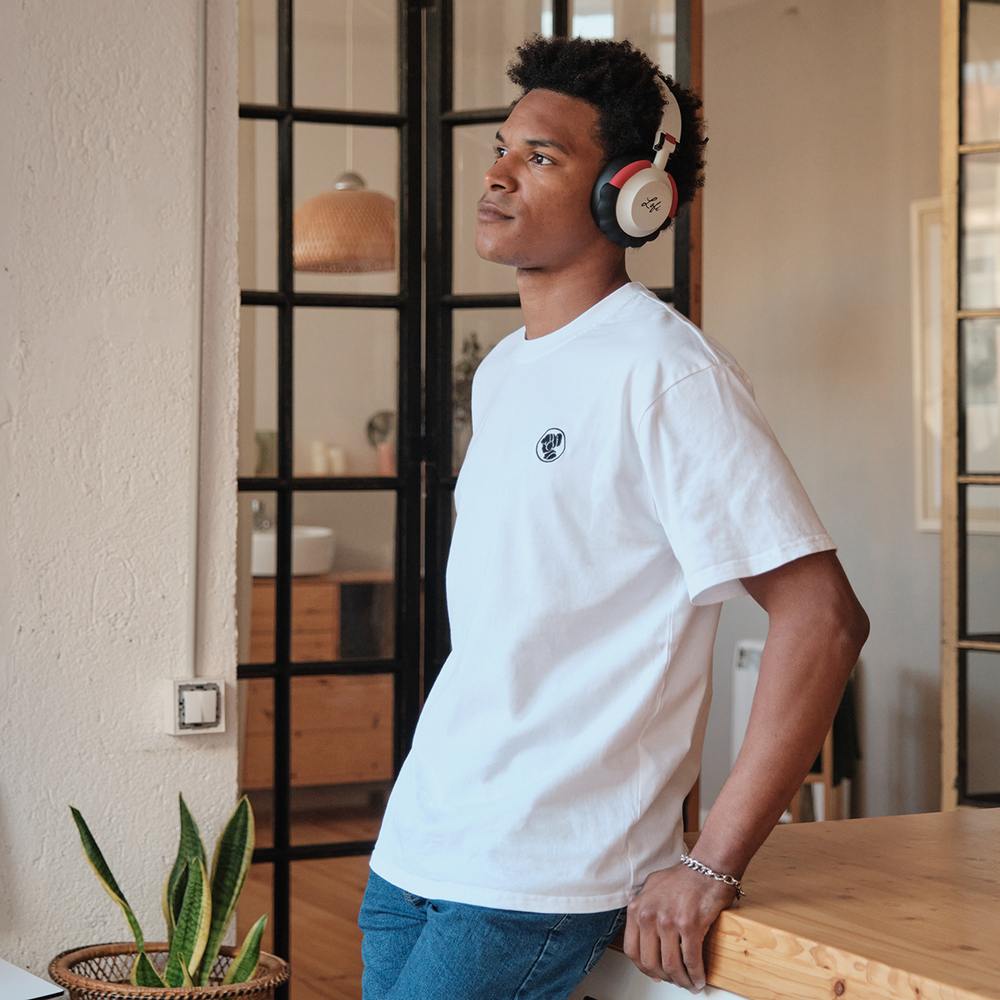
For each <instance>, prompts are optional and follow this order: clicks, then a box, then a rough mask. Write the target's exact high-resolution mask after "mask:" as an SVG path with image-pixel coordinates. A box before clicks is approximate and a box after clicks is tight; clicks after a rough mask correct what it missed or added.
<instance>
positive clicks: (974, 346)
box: [962, 319, 1000, 472]
mask: <svg viewBox="0 0 1000 1000" xmlns="http://www.w3.org/2000/svg"><path fill="white" fill-rule="evenodd" d="M998 333H1000V321H998V320H995V319H977V320H965V321H963V322H962V365H963V373H962V374H963V390H964V402H965V468H966V471H968V472H1000V407H998V405H997V382H998V378H997V366H998V361H1000V355H998V351H997V336H998Z"/></svg>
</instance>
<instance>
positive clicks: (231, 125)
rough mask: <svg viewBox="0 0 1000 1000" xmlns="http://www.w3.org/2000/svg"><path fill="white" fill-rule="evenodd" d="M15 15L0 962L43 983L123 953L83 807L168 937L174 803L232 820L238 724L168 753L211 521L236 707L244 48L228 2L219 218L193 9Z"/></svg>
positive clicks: (4, 63) (7, 110) (206, 666)
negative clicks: (59, 967) (172, 706)
mask: <svg viewBox="0 0 1000 1000" xmlns="http://www.w3.org/2000/svg"><path fill="white" fill-rule="evenodd" d="M2 19H3V30H2V32H0V114H2V119H0V130H2V134H3V136H4V141H3V143H2V144H0V219H2V224H0V263H2V268H3V271H2V276H0V282H2V283H0V359H2V364H0V477H2V485H3V493H2V496H3V506H2V513H0V516H2V518H3V529H2V531H0V747H2V756H0V956H2V957H3V958H6V959H7V960H9V961H12V962H15V963H17V964H19V965H21V966H22V967H25V968H29V969H31V970H32V971H35V972H39V973H40V972H42V971H43V970H44V968H45V965H46V963H47V962H48V960H49V959H50V958H51V957H52V956H53V955H55V954H56V953H57V952H58V951H61V950H63V949H65V948H67V947H70V946H74V945H80V944H85V943H93V942H99V941H108V940H121V939H124V938H126V937H127V936H128V935H127V926H126V924H125V922H124V920H123V918H122V917H121V915H120V913H119V911H118V909H117V908H116V907H115V906H114V905H113V904H112V903H111V901H110V900H109V899H108V897H107V896H106V895H105V894H104V893H103V891H102V890H101V889H100V887H99V885H98V883H97V880H96V878H95V877H94V875H93V873H92V872H91V871H90V869H89V868H88V867H87V866H86V864H85V862H84V860H83V858H82V855H81V853H80V849H79V841H78V839H77V837H76V832H75V829H74V827H73V824H72V821H71V818H70V814H69V810H68V805H69V804H70V803H72V804H74V805H76V806H78V807H79V808H80V809H81V810H82V811H83V812H84V814H85V816H86V817H87V819H88V820H89V821H90V824H91V827H92V829H93V830H94V832H95V834H96V836H97V837H98V840H99V842H100V843H101V844H102V846H103V847H104V849H105V854H106V856H107V858H108V861H109V863H110V864H111V866H112V870H113V871H114V872H115V874H116V875H117V877H118V881H119V883H120V885H121V887H122V889H123V890H124V892H125V893H126V895H127V896H128V898H129V900H130V902H131V903H132V904H133V907H134V908H135V909H136V911H137V913H138V916H139V918H140V920H141V922H142V924H143V926H144V929H145V930H146V935H147V937H150V938H152V939H154V940H155V939H157V938H159V937H160V936H161V935H162V932H163V929H162V916H161V915H160V913H159V894H160V886H161V882H162V879H163V877H164V875H165V873H166V871H167V869H168V867H169V864H170V862H171V861H172V855H173V851H174V849H175V845H176V841H175V838H176V797H177V793H178V791H183V792H184V795H185V798H186V799H187V800H188V802H189V803H190V805H191V806H192V809H193V811H194V813H195V815H196V816H197V817H198V818H199V819H200V822H201V826H202V833H203V835H204V836H205V838H206V839H207V840H209V841H210V842H214V838H215V835H216V833H217V832H218V830H219V828H220V827H221V824H222V823H223V822H224V820H225V818H226V815H227V814H228V812H229V811H230V810H231V808H232V805H233V803H234V801H235V793H236V768H237V754H236V732H235V713H234V712H232V713H231V715H230V718H231V719H232V723H233V724H232V726H231V728H230V730H229V732H227V733H226V734H224V735H218V736H207V737H206V736H202V737H187V738H177V737H172V736H168V735H166V734H164V733H162V732H161V731H160V727H159V714H160V709H161V704H162V696H161V694H160V691H159V688H158V683H159V681H160V679H161V678H167V677H172V676H180V675H182V674H183V673H184V671H185V669H186V667H187V665H188V664H189V663H190V660H191V653H190V650H189V648H188V640H187V628H186V620H187V607H188V602H189V600H190V595H191V593H192V587H193V586H194V583H195V580H194V575H195V572H194V566H193V565H192V564H191V560H190V559H189V550H190V548H191V533H192V530H193V526H194V525H195V523H197V524H198V525H199V531H200V540H199V541H200V558H199V560H198V564H197V565H198V571H197V575H198V584H199V594H200V599H199V610H198V620H199V628H198V656H197V667H198V671H199V673H201V674H203V675H222V676H225V677H227V678H228V680H229V682H230V698H229V702H230V704H229V707H230V709H233V708H234V707H235V698H234V697H233V693H232V686H233V685H234V683H235V620H234V610H233V608H234V602H233V592H234V586H235V583H234V581H235V570H234V550H235V523H236V504H235V489H234V482H235V437H236V395H235V393H236V375H235V372H236V342H237V313H238V292H237V283H236V273H235V235H236V234H235V229H236V212H235V192H236V182H235V180H236V170H235V150H236V142H235V128H236V25H235V4H224V3H222V2H216V0H209V3H208V5H207V19H206V27H207V38H208V60H207V67H204V81H205V91H204V93H205V94H206V95H207V101H206V102H205V103H206V104H207V129H206V130H205V146H204V149H205V156H206V159H207V163H208V170H207V172H206V175H205V184H204V188H205V192H204V193H205V203H206V204H207V206H208V210H207V213H203V210H202V182H201V171H200V162H201V157H202V155H203V154H202V135H203V119H204V118H205V115H203V96H202V95H203V89H202V87H203V82H202V81H203V61H202V58H201V56H200V51H201V49H200V37H201V30H200V21H201V14H200V4H199V3H198V2H197V0H174V2H171V3H160V2H155V0H146V2H143V0H77V2H74V3H72V4H70V3H55V2H47V3H32V4H16V3H10V2H7V3H4V4H3V12H2ZM203 221H204V249H205V267H204V275H205V282H204V329H205V337H204V356H203V359H202V364H201V365H199V364H198V355H197V353H196V352H197V351H198V349H199V336H200V328H201V325H202V317H201V315H200V313H201V311H202V295H201V292H200V288H201V281H202V260H201V245H202V227H203ZM199 368H202V369H203V371H204V391H203V427H204V432H203V436H202V441H201V449H200V453H201V454H200V461H201V467H200V472H201V488H200V515H199V516H198V517H197V519H196V518H195V517H194V516H193V515H194V513H195V510H194V505H195V504H197V503H199V500H198V499H196V496H195V489H194V466H193V462H194V459H195V455H196V449H195V448H194V428H195V415H196V412H197V409H198V407H197V402H198V398H199V391H200V387H199V379H198V372H199ZM210 849H211V843H210Z"/></svg>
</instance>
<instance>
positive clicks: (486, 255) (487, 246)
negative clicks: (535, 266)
mask: <svg viewBox="0 0 1000 1000" xmlns="http://www.w3.org/2000/svg"><path fill="white" fill-rule="evenodd" d="M476 253H477V254H478V255H479V256H480V257H482V259H483V260H488V261H489V262H490V263H491V264H505V265H506V266H507V267H517V266H518V262H517V261H516V260H515V259H513V258H512V256H511V255H510V254H506V253H504V252H503V251H502V250H501V249H500V248H499V247H497V246H494V245H493V244H491V243H488V242H486V241H480V240H476Z"/></svg>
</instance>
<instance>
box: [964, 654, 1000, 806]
mask: <svg viewBox="0 0 1000 1000" xmlns="http://www.w3.org/2000/svg"><path fill="white" fill-rule="evenodd" d="M965 662H966V674H965V682H966V687H965V712H966V716H965V720H966V721H965V724H966V729H965V741H966V743H965V749H966V760H967V771H966V783H965V791H966V794H968V795H983V794H990V795H998V794H1000V654H997V653H986V652H980V651H978V650H969V652H968V653H966V661H965Z"/></svg>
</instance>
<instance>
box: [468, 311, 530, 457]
mask: <svg viewBox="0 0 1000 1000" xmlns="http://www.w3.org/2000/svg"><path fill="white" fill-rule="evenodd" d="M523 325H524V317H523V316H522V314H521V310H520V309H456V310H455V311H454V312H453V313H452V418H453V424H452V432H451V434H452V437H451V443H452V468H453V471H454V473H455V475H458V470H459V469H460V468H461V466H462V460H463V459H464V458H465V452H466V449H467V448H468V447H469V440H470V439H471V437H472V377H473V375H475V373H476V369H477V368H478V367H479V362H480V361H482V360H483V358H485V357H486V355H487V354H489V353H490V351H491V350H493V348H494V347H495V346H496V345H497V344H498V343H499V342H500V341H501V340H502V339H503V338H504V337H506V336H507V334H509V333H512V332H513V331H515V330H517V329H519V328H520V327H522V326H523Z"/></svg>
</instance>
